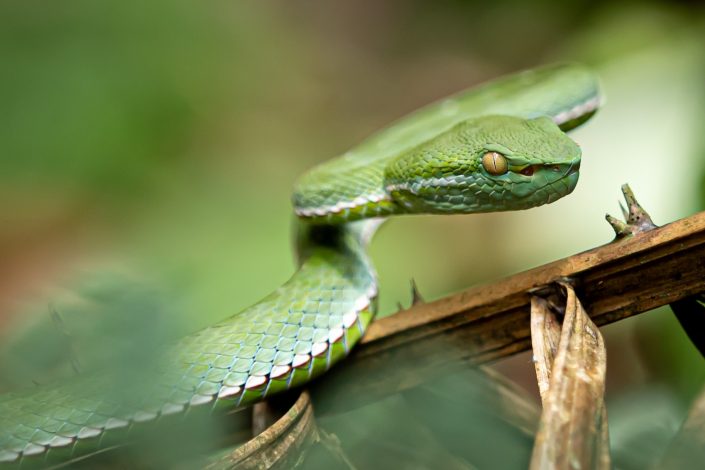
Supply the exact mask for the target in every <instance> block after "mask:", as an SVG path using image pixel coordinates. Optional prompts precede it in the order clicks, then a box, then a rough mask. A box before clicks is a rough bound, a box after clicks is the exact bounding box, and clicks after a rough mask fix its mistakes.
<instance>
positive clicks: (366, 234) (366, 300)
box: [0, 65, 599, 466]
mask: <svg viewBox="0 0 705 470" xmlns="http://www.w3.org/2000/svg"><path fill="white" fill-rule="evenodd" d="M598 104H599V92H598V85H597V82H596V79H595V77H594V76H593V75H592V74H591V73H590V72H589V71H588V70H586V69H584V68H582V67H579V66H575V65H558V66H551V67H545V68H542V69H537V70H534V71H528V72H524V73H521V74H516V75H512V76H509V77H506V78H503V79H500V80H497V81H495V82H491V83H488V84H486V85H484V86H481V87H479V88H476V89H472V90H469V91H466V92H463V93H461V94H459V95H456V96H454V97H451V98H448V99H445V100H442V101H440V102H438V103H435V104H432V105H429V106H427V107H425V108H423V109H421V110H419V111H417V112H415V113H413V114H411V115H410V116H408V117H406V118H404V119H402V120H400V121H398V122H397V123H395V124H393V125H392V126H390V127H389V128H387V129H385V130H384V131H382V132H380V133H378V134H376V135H374V136H372V137H370V138H369V139H367V140H366V141H365V142H363V143H362V144H360V145H359V146H357V147H356V148H355V149H353V150H351V151H350V152H348V153H346V154H345V155H342V156H341V157H339V158H337V159H334V160H332V161H330V162H328V163H325V164H323V165H320V166H319V167H317V168H314V169H313V170H311V171H310V172H308V173H307V174H306V175H304V176H303V177H302V178H301V179H300V181H299V182H298V184H297V186H296V188H295V192H294V196H293V200H294V208H295V212H296V214H297V216H298V217H299V222H298V223H297V245H298V246H297V254H298V257H299V260H300V264H299V270H298V271H297V272H296V273H295V274H294V276H293V277H292V278H291V279H290V280H289V281H288V282H287V283H286V284H284V285H283V286H282V287H280V288H279V289H277V290H276V291H275V292H273V293H272V294H270V295H269V296H268V297H266V298H265V299H263V300H262V301H260V302H259V303H257V304H255V305H253V306H252V307H250V308H248V309H246V310H244V311H242V312H240V313H238V314H236V315H234V316H232V317H230V318H228V319H226V320H224V321H222V322H220V323H218V324H215V325H213V326H210V327H208V328H206V329H204V330H201V331H199V332H197V333H194V334H192V335H190V336H187V337H185V338H183V339H182V340H181V341H179V342H178V343H176V344H174V345H172V346H171V347H170V348H168V349H167V350H166V351H165V354H164V355H163V357H162V358H161V359H160V360H159V361H158V362H157V364H156V365H155V367H154V370H153V372H151V373H150V374H149V375H147V376H146V379H145V377H143V379H144V380H139V381H136V380H131V381H126V380H125V377H123V376H121V375H119V374H117V375H116V374H111V371H106V372H105V373H104V374H103V375H99V376H84V377H79V378H78V379H75V380H71V381H66V382H62V383H58V384H53V385H49V386H42V387H37V388H35V389H32V390H28V391H24V392H17V393H13V394H10V395H5V396H2V397H0V463H9V464H10V465H15V466H17V465H19V466H24V465H30V466H31V465H35V464H37V463H39V464H40V465H41V464H43V463H55V462H60V461H65V460H68V459H72V458H76V457H77V456H80V455H85V454H86V453H88V452H91V451H95V450H96V449H98V448H100V447H102V446H106V445H108V444H113V443H114V442H119V441H121V440H124V439H125V434H126V431H127V430H131V429H132V428H133V427H139V425H140V423H143V422H149V421H154V420H156V419H159V418H161V417H163V416H165V415H178V414H181V413H184V412H185V411H187V410H189V409H191V408H201V407H203V408H205V407H209V408H221V409H232V408H234V407H237V406H243V405H248V404H251V403H253V402H255V401H258V400H261V399H262V398H264V397H268V396H270V395H272V394H274V393H276V392H278V391H282V390H286V389H288V388H291V387H294V386H298V385H301V384H304V383H306V382H307V381H309V380H310V379H311V378H313V377H315V376H318V375H319V374H321V373H322V372H324V371H325V370H327V369H328V368H329V367H330V366H331V365H333V364H334V363H336V362H337V361H338V360H340V359H341V358H343V357H344V356H345V355H346V354H347V352H348V351H350V349H351V348H352V347H353V346H354V345H355V344H356V343H357V342H358V340H359V339H360V338H361V336H362V335H363V334H364V332H365V329H366V328H367V326H368V325H369V323H370V322H371V321H372V319H373V317H374V314H375V310H376V302H375V300H376V296H377V284H376V279H375V273H374V269H373V267H372V265H371V264H370V261H369V259H368V257H367V254H366V245H367V243H368V241H369V239H370V238H371V236H372V234H373V233H374V231H375V229H376V228H377V226H378V225H379V223H380V220H381V219H376V218H377V217H382V216H389V215H395V214H408V213H471V212H487V211H504V210H517V209H526V208H529V207H534V206H539V205H542V204H546V203H550V202H553V201H555V200H556V199H559V198H560V197H562V196H565V195H566V194H569V193H570V192H571V191H572V190H573V188H574V187H575V184H576V183H577V179H578V171H577V170H578V168H579V164H580V149H579V148H578V146H577V145H576V144H575V143H574V142H573V141H572V140H570V139H569V138H568V137H567V136H566V135H565V134H564V132H563V131H565V130H569V129H571V128H573V127H575V126H577V125H579V124H581V123H582V122H584V121H585V120H587V119H588V118H589V117H590V116H591V115H592V114H593V113H594V112H595V111H596V109H597V107H598ZM488 151H497V152H500V153H501V154H503V155H505V156H506V159H507V162H508V167H509V171H508V172H507V173H505V174H502V175H498V176H494V175H491V174H489V173H488V172H487V171H485V169H484V168H483V166H482V164H481V158H482V155H483V154H484V153H486V152H488ZM527 167H531V168H532V169H533V174H532V175H531V176H527V175H525V174H522V173H521V170H525V169H526V168H527ZM373 217H374V218H373ZM116 389H118V390H119V393H116V392H115V390H116Z"/></svg>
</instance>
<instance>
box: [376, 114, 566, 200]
mask: <svg viewBox="0 0 705 470" xmlns="http://www.w3.org/2000/svg"><path fill="white" fill-rule="evenodd" d="M579 168H580V148H579V147H578V145H577V144H576V143H575V142H573V141H572V140H571V139H570V138H569V137H568V136H567V135H566V134H565V133H564V132H563V131H561V130H560V128H559V127H558V126H557V125H556V124H555V123H554V122H553V121H552V120H551V119H550V118H548V117H539V118H535V119H521V118H517V117H511V116H484V117H481V118H475V119H471V120H468V121H465V122H463V123H460V124H458V125H457V126H455V127H453V128H451V129H450V130H448V131H446V132H444V133H443V134H441V135H439V136H438V137H436V138H434V139H432V140H430V141H428V142H426V143H424V144H422V145H421V146H419V147H416V148H415V149H413V150H411V151H409V152H407V153H404V154H402V155H400V156H399V157H397V158H396V159H395V160H393V161H392V162H391V163H390V164H389V165H388V166H387V168H386V169H385V174H384V178H385V189H386V191H387V192H388V194H390V196H391V197H392V199H393V200H394V201H395V202H396V203H397V204H399V206H401V207H402V208H404V209H405V210H406V211H408V212H412V213H473V212H490V211H502V210H517V209H528V208H530V207H535V206H540V205H543V204H547V203H550V202H553V201H555V200H557V199H559V198H561V197H563V196H565V195H567V194H570V193H571V192H572V191H573V189H574V188H575V186H576V184H577V182H578V170H579Z"/></svg>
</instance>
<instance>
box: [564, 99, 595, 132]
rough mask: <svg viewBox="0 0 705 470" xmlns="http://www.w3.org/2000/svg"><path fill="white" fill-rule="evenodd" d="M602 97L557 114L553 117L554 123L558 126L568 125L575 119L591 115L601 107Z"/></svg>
mask: <svg viewBox="0 0 705 470" xmlns="http://www.w3.org/2000/svg"><path fill="white" fill-rule="evenodd" d="M600 102H601V100H600V97H599V96H595V97H593V98H590V99H589V100H587V101H585V102H584V103H580V104H578V105H576V106H573V107H572V108H570V109H569V110H567V111H563V112H560V113H558V114H556V115H555V116H554V117H553V122H555V123H556V124H558V125H560V124H563V123H566V122H568V121H571V120H573V119H576V118H579V117H580V116H584V115H585V114H588V113H591V112H593V111H595V110H596V109H597V108H599V107H600Z"/></svg>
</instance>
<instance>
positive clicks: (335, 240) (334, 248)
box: [294, 218, 386, 271]
mask: <svg viewBox="0 0 705 470" xmlns="http://www.w3.org/2000/svg"><path fill="white" fill-rule="evenodd" d="M385 220H386V219H383V218H372V219H363V220H358V221H355V222H348V223H342V224H312V223H309V222H307V221H304V220H301V219H295V221H294V236H295V240H294V242H295V254H296V262H297V266H298V267H301V266H302V265H303V264H304V263H305V262H306V261H307V260H308V259H310V258H311V257H312V256H313V255H316V254H318V253H319V252H321V251H331V252H335V253H339V254H343V255H344V256H346V257H350V258H352V260H353V261H356V262H358V263H362V264H364V265H366V267H368V268H369V269H370V270H371V271H372V270H373V267H372V264H371V261H370V259H369V255H368V254H367V247H368V245H369V244H370V242H371V241H372V238H373V236H374V235H375V233H376V232H377V230H378V229H379V227H380V226H381V225H382V224H383V223H384V222H385Z"/></svg>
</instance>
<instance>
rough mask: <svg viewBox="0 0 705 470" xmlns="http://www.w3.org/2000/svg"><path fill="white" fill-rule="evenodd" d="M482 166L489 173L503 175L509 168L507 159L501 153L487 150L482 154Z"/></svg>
mask: <svg viewBox="0 0 705 470" xmlns="http://www.w3.org/2000/svg"><path fill="white" fill-rule="evenodd" d="M482 166H483V168H484V169H485V171H486V172H487V173H489V174H491V175H495V176H498V175H503V174H505V173H506V172H507V170H509V165H508V164H507V159H506V158H505V157H504V155H502V154H501V153H497V152H487V153H485V154H484V155H483V156H482Z"/></svg>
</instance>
